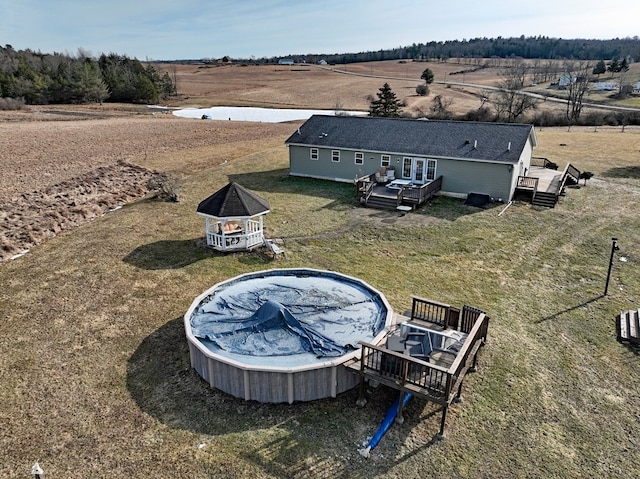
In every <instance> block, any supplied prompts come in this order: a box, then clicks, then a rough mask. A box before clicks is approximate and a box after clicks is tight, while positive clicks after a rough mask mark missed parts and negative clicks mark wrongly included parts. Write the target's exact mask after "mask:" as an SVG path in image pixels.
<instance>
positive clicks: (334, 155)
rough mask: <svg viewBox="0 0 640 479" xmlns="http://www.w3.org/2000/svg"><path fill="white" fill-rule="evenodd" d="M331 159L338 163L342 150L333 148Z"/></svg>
mask: <svg viewBox="0 0 640 479" xmlns="http://www.w3.org/2000/svg"><path fill="white" fill-rule="evenodd" d="M331 161H335V162H336V163H338V162H339V161H340V150H331Z"/></svg>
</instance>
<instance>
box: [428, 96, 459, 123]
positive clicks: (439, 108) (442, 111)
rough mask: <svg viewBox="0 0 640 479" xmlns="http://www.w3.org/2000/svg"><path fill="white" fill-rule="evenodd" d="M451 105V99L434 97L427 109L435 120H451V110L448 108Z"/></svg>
mask: <svg viewBox="0 0 640 479" xmlns="http://www.w3.org/2000/svg"><path fill="white" fill-rule="evenodd" d="M452 104H453V99H452V98H449V97H445V96H442V95H436V96H435V97H433V100H431V107H429V110H430V111H431V113H433V114H434V116H435V117H436V118H440V119H448V118H451V110H450V109H449V108H450V107H451V105H452Z"/></svg>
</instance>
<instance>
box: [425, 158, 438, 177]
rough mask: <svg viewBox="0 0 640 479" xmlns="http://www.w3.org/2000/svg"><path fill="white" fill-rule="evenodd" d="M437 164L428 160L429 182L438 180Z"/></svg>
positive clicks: (427, 175)
mask: <svg viewBox="0 0 640 479" xmlns="http://www.w3.org/2000/svg"><path fill="white" fill-rule="evenodd" d="M436 164H437V162H436V160H427V174H426V175H425V178H426V179H427V180H435V179H436Z"/></svg>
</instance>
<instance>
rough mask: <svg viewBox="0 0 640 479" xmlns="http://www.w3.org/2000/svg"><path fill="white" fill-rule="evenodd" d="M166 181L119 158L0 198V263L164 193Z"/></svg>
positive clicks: (162, 177) (165, 191) (166, 190)
mask: <svg viewBox="0 0 640 479" xmlns="http://www.w3.org/2000/svg"><path fill="white" fill-rule="evenodd" d="M170 183H171V179H170V178H168V177H167V176H166V175H163V174H160V173H155V172H152V171H149V170H147V169H145V168H142V167H139V166H136V165H132V164H129V163H126V162H122V161H120V162H118V163H116V164H115V165H109V166H102V167H99V168H97V169H95V170H93V171H90V172H88V173H85V174H83V175H81V176H78V177H76V178H72V179H70V180H68V181H63V182H60V183H57V184H55V185H52V186H49V187H47V188H44V189H43V190H38V191H33V192H31V193H23V194H20V195H17V196H14V197H13V198H11V200H10V201H9V202H0V263H2V262H5V261H7V260H8V259H10V258H12V257H13V256H15V255H17V254H20V253H22V252H25V251H27V250H28V249H29V248H32V247H33V246H35V245H37V244H39V243H41V242H43V241H45V240H47V239H49V238H52V237H53V236H55V235H57V234H58V233H60V232H61V231H64V230H68V229H71V228H74V227H76V226H79V225H81V224H83V223H86V222H88V221H90V220H92V219H93V218H96V217H98V216H102V215H104V214H105V213H107V212H109V211H112V210H114V209H116V208H118V207H121V206H123V205H125V204H126V203H129V202H131V201H133V200H135V199H138V198H141V197H143V196H145V195H149V194H154V195H157V194H163V193H167V192H169V193H170V191H169V190H171V188H170V186H169V187H167V186H166V185H170ZM163 187H164V191H163Z"/></svg>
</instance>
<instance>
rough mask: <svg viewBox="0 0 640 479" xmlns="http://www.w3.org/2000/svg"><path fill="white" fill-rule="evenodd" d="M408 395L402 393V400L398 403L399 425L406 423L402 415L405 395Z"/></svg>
mask: <svg viewBox="0 0 640 479" xmlns="http://www.w3.org/2000/svg"><path fill="white" fill-rule="evenodd" d="M405 394H406V393H405V392H404V391H400V399H399V402H398V414H396V422H397V423H398V424H403V423H404V416H403V415H402V403H404V395H405Z"/></svg>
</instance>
